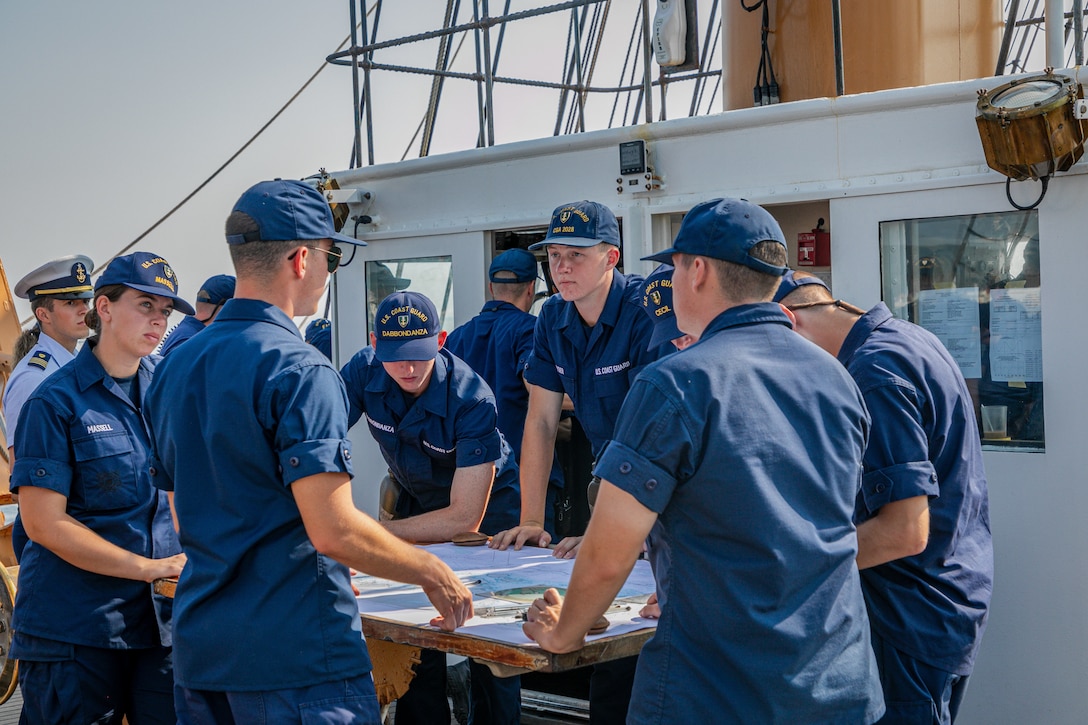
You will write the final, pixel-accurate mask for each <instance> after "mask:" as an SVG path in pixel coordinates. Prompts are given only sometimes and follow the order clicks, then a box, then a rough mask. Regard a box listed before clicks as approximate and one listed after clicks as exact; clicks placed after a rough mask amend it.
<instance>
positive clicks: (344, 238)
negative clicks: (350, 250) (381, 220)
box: [329, 232, 366, 247]
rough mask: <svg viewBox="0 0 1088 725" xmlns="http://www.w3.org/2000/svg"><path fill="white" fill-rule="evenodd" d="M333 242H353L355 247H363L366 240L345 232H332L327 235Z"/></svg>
mask: <svg viewBox="0 0 1088 725" xmlns="http://www.w3.org/2000/svg"><path fill="white" fill-rule="evenodd" d="M329 239H332V240H333V241H334V242H343V243H344V244H354V245H355V246H356V247H365V246H366V242H364V241H363V240H362V239H356V238H355V237H349V236H348V235H347V234H341V233H340V232H333V234H332V236H330V237H329Z"/></svg>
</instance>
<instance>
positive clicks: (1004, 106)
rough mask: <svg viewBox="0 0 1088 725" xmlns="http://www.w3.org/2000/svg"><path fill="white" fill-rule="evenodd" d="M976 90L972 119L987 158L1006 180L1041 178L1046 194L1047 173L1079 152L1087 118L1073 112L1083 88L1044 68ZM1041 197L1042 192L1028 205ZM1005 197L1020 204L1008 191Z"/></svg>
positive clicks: (1070, 162)
mask: <svg viewBox="0 0 1088 725" xmlns="http://www.w3.org/2000/svg"><path fill="white" fill-rule="evenodd" d="M978 95H979V97H978V105H977V107H976V111H975V123H976V124H977V125H978V133H979V137H980V138H981V140H982V150H983V152H984V153H985V154H986V163H987V164H988V165H989V167H990V168H991V169H993V170H994V171H997V172H1000V173H1002V174H1004V175H1005V176H1007V177H1009V181H1012V180H1016V181H1025V180H1027V179H1035V180H1038V181H1041V182H1042V183H1043V194H1044V195H1045V194H1046V185H1047V182H1048V181H1049V178H1050V177H1051V176H1052V175H1053V174H1054V173H1055V172H1058V171H1067V170H1068V169H1069V168H1070V167H1071V166H1072V165H1073V164H1075V163H1076V162H1077V160H1078V159H1079V158H1080V157H1081V154H1083V153H1084V139H1085V136H1086V135H1088V121H1085V120H1083V119H1078V118H1077V117H1076V113H1075V111H1074V108H1075V104H1076V103H1077V101H1078V100H1080V99H1081V98H1083V97H1084V92H1083V89H1082V88H1081V86H1080V84H1079V83H1077V82H1076V81H1074V80H1073V79H1071V78H1067V77H1065V76H1061V75H1056V74H1054V73H1052V72H1051V69H1049V68H1048V69H1047V71H1046V73H1044V74H1042V75H1035V76H1028V77H1026V78H1018V79H1016V80H1014V81H1011V82H1009V83H1006V84H1005V85H1003V86H998V87H997V88H995V89H994V90H992V91H986V90H981V91H979V94H978ZM1007 189H1008V183H1006V190H1007ZM1040 201H1042V195H1040V197H1039V200H1038V201H1036V202H1035V205H1033V206H1032V207H1028V208H1034V206H1037V205H1038V204H1039V202H1040ZM1009 202H1010V203H1011V204H1012V205H1013V206H1015V207H1017V208H1023V207H1020V206H1018V205H1017V204H1016V203H1015V202H1013V201H1012V197H1011V196H1010V197H1009Z"/></svg>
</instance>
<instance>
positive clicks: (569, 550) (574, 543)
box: [552, 536, 582, 559]
mask: <svg viewBox="0 0 1088 725" xmlns="http://www.w3.org/2000/svg"><path fill="white" fill-rule="evenodd" d="M581 545H582V537H581V536H568V537H566V538H565V539H563V540H562V541H560V542H559V543H558V544H556V545H555V553H554V554H552V556H554V557H555V558H556V559H573V558H574V557H575V556H577V555H578V547H579V546H581Z"/></svg>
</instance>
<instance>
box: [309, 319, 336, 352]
mask: <svg viewBox="0 0 1088 725" xmlns="http://www.w3.org/2000/svg"><path fill="white" fill-rule="evenodd" d="M305 338H306V342H308V343H309V344H311V345H313V346H314V347H316V348H317V349H318V350H320V351H321V352H322V353H323V354H324V355H325V357H327V358H329V359H330V360H331V359H332V322H330V321H329V320H326V319H325V318H324V317H319V318H318V319H316V320H314V321H312V322H311V323H310V324H308V325H306V333H305Z"/></svg>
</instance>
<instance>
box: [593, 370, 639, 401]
mask: <svg viewBox="0 0 1088 725" xmlns="http://www.w3.org/2000/svg"><path fill="white" fill-rule="evenodd" d="M628 388H630V385H628V383H627V374H626V373H622V372H621V373H613V374H612V375H600V376H598V377H597V378H596V379H595V380H594V382H593V391H594V392H595V393H596V394H597V397H598V398H600V399H601V400H609V399H618V400H619V402H620V403H622V402H623V399H624V398H625V397H626V396H627V390H628ZM613 402H614V400H613Z"/></svg>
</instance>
